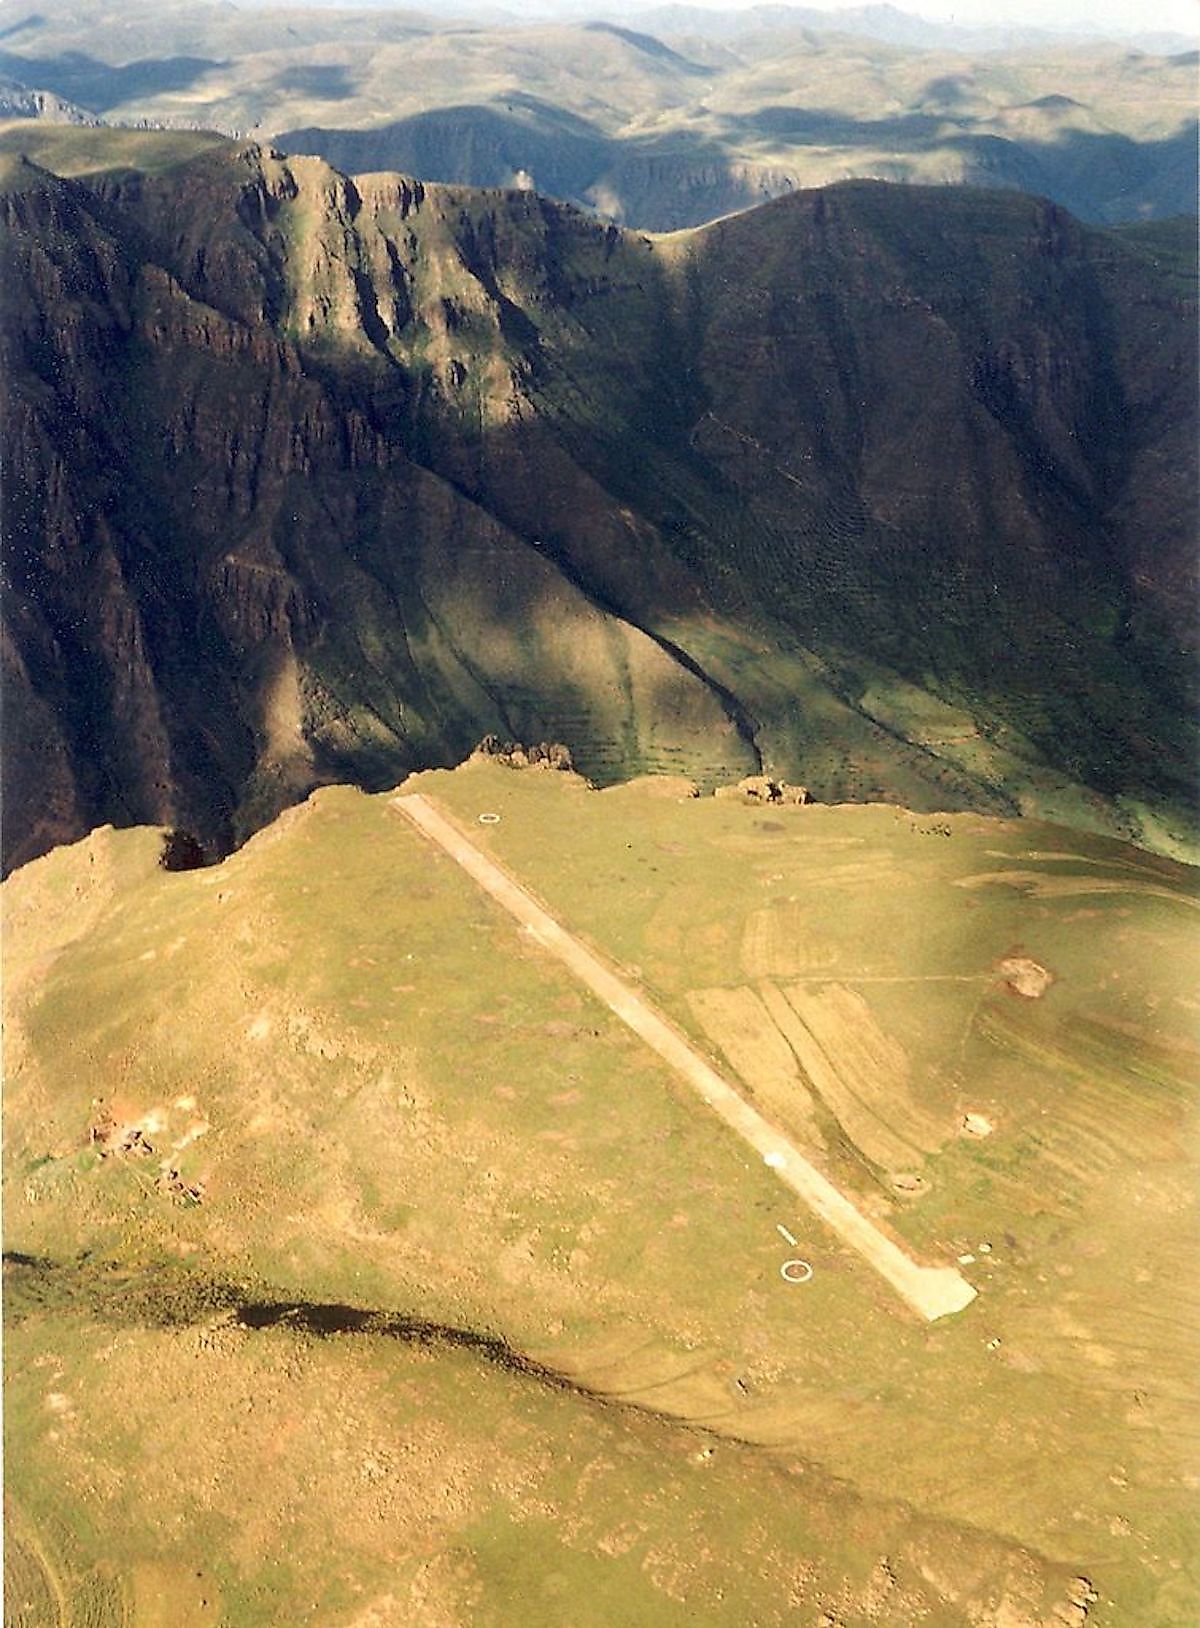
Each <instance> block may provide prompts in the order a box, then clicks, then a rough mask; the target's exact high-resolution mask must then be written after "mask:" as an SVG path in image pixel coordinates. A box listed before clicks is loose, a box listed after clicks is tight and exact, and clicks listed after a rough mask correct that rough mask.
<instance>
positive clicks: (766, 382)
mask: <svg viewBox="0 0 1200 1628" xmlns="http://www.w3.org/2000/svg"><path fill="white" fill-rule="evenodd" d="M27 126H28V121H26V122H25V124H24V125H18V124H12V125H9V126H8V127H7V128H6V129H5V130H4V131H3V132H0V146H3V148H4V149H5V150H6V151H7V153H8V154H9V157H8V159H7V161H6V170H5V176H6V179H5V189H4V196H3V204H4V210H5V216H6V230H5V234H4V239H3V254H4V257H5V258H4V266H5V268H6V270H5V276H6V287H7V289H8V294H7V298H6V302H5V306H4V312H3V316H4V322H3V335H2V338H3V346H4V356H5V359H6V365H5V379H6V389H7V392H8V406H7V413H8V422H9V424H10V426H11V437H10V438H11V441H12V457H11V460H10V469H9V475H8V478H7V481H6V489H5V494H4V503H5V514H4V520H5V532H6V543H5V549H6V552H5V573H6V576H5V581H6V593H5V598H4V615H5V618H6V642H5V646H4V660H5V675H6V683H7V692H8V695H9V697H10V699H9V718H8V730H9V744H8V748H7V751H6V773H7V777H8V795H7V799H6V822H5V825H6V829H5V852H6V859H7V862H8V863H9V864H13V863H19V862H20V861H22V860H23V859H26V858H29V857H31V856H32V855H33V854H36V853H39V852H42V851H44V850H45V849H46V848H47V847H48V846H50V845H51V844H52V843H54V842H55V841H60V840H64V839H67V838H71V837H74V836H78V835H80V834H82V833H83V832H84V831H86V830H87V829H90V828H91V827H92V826H94V825H96V824H99V823H103V822H104V821H106V820H111V821H113V822H115V823H118V824H127V823H131V822H138V821H151V822H163V823H167V822H178V823H182V824H185V825H187V826H189V827H191V828H192V829H194V830H196V831H197V832H198V833H199V834H200V835H201V836H202V837H203V838H205V840H207V841H208V842H209V843H210V844H212V845H213V846H214V847H219V848H228V846H229V845H230V844H231V843H232V842H234V841H235V840H238V839H240V838H241V837H242V836H244V835H245V834H247V833H248V832H249V831H251V830H253V829H255V828H257V827H258V826H259V825H261V824H262V823H264V822H265V821H266V820H267V819H269V818H270V817H271V816H272V814H273V813H274V812H276V811H277V810H278V809H279V808H280V807H282V806H285V805H286V804H287V803H289V802H291V801H294V800H295V799H296V798H297V797H299V796H303V795H304V794H305V793H306V792H307V791H308V790H309V789H310V788H311V787H312V786H313V785H314V784H320V783H322V782H327V781H337V780H347V779H353V780H355V781H357V782H358V783H360V784H363V785H365V786H367V787H369V788H378V787H381V786H385V785H389V784H393V783H394V782H395V781H396V780H397V779H398V778H400V777H402V776H403V775H404V774H405V773H406V772H409V771H411V770H413V769H418V768H423V767H427V766H430V765H445V764H451V763H454V762H457V761H459V760H461V758H462V757H463V756H464V755H465V754H466V753H467V752H468V751H469V750H470V748H471V747H472V746H473V745H474V744H475V743H476V742H477V741H478V740H479V739H480V737H481V736H482V735H483V734H485V733H487V732H489V731H494V732H496V733H498V734H501V735H503V736H506V737H516V738H522V739H526V740H530V739H541V738H548V739H559V740H565V741H566V742H567V743H568V744H569V745H570V746H571V748H572V749H573V751H574V753H575V756H576V760H577V762H578V764H579V766H580V767H581V769H582V770H583V771H584V772H585V773H586V774H588V775H589V776H590V777H591V778H593V779H596V780H598V781H603V782H608V781H613V780H617V779H621V778H624V777H628V776H629V775H634V774H640V773H646V772H657V773H663V772H670V773H684V774H687V775H690V776H692V777H694V778H697V779H699V780H700V781H701V782H703V783H704V784H706V785H710V786H711V785H713V784H715V783H717V782H719V781H722V780H726V779H731V778H736V777H737V776H738V775H739V774H741V773H745V772H746V771H747V770H753V769H756V768H758V767H759V766H760V765H761V766H762V767H764V768H765V769H767V770H768V771H769V772H774V773H777V774H781V775H783V776H785V777H786V778H787V779H789V780H792V781H797V782H801V783H804V784H807V785H808V786H809V787H810V789H811V790H812V791H813V793H814V795H815V796H817V797H818V798H819V799H821V800H832V801H836V800H847V799H849V800H870V799H892V800H896V801H898V802H901V803H904V804H906V805H908V806H913V807H918V808H927V809H938V808H946V807H951V808H956V807H957V808H962V807H976V808H979V809H982V810H985V811H990V812H994V813H1013V812H1017V811H1025V812H1030V813H1038V814H1042V815H1045V816H1048V817H1052V818H1056V819H1062V820H1065V821H1066V822H1068V823H1072V824H1077V825H1080V826H1083V827H1087V828H1093V829H1101V830H1108V831H1112V832H1115V833H1117V834H1119V835H1122V836H1129V837H1133V838H1134V839H1135V840H1138V841H1140V842H1142V843H1144V844H1146V845H1147V846H1150V847H1153V848H1158V849H1161V850H1165V851H1168V852H1173V853H1177V854H1187V853H1191V852H1193V851H1194V815H1193V811H1192V802H1193V773H1192V769H1193V763H1194V740H1193V727H1192V724H1191V722H1190V720H1191V718H1192V716H1193V714H1192V705H1191V701H1190V696H1191V694H1192V683H1193V679H1192V652H1193V647H1194V639H1195V627H1194V615H1193V605H1194V575H1195V551H1194V545H1193V539H1192V534H1191V533H1192V525H1191V522H1192V516H1193V514H1194V507H1195V505H1194V495H1193V485H1194V472H1195V458H1194V444H1195V443H1194V427H1193V426H1194V415H1195V406H1196V403H1195V399H1194V398H1195V392H1194V390H1193V388H1192V384H1193V376H1192V375H1193V369H1192V354H1191V338H1190V336H1191V334H1192V332H1193V329H1194V288H1193V279H1192V278H1191V276H1190V275H1189V273H1188V271H1187V263H1188V260H1189V257H1190V256H1191V253H1192V248H1191V244H1190V239H1189V237H1188V234H1187V231H1186V229H1185V228H1183V227H1182V226H1180V225H1178V224H1176V225H1175V226H1171V225H1166V224H1161V223H1159V224H1152V225H1150V226H1147V227H1140V228H1131V229H1127V230H1122V231H1120V232H1108V231H1096V230H1092V229H1088V228H1085V227H1083V226H1081V225H1079V224H1078V223H1077V222H1076V221H1074V220H1072V219H1071V218H1070V217H1069V216H1067V215H1066V214H1064V212H1063V211H1062V210H1060V209H1058V208H1057V207H1056V206H1054V205H1052V204H1048V203H1046V202H1045V201H1039V200H1035V199H1031V198H1023V197H1020V196H1018V195H1016V194H1000V193H985V192H977V191H970V190H955V189H944V188H942V189H939V188H919V187H889V186H885V185H881V184H873V183H855V184H851V185H847V186H844V187H836V188H832V189H826V190H824V191H815V192H806V193H798V194H796V195H794V196H791V197H788V198H784V199H780V200H778V201H777V202H775V203H772V204H768V205H765V206H764V207H763V208H761V209H758V210H754V211H751V212H749V213H747V214H745V215H741V216H738V217H736V218H732V219H729V220H726V221H721V222H717V223H716V224H714V225H712V226H710V227H707V228H705V229H703V230H699V231H695V232H687V233H679V234H672V235H669V236H666V237H662V238H656V239H649V238H646V237H643V236H640V235H637V234H633V233H628V232H622V231H620V230H618V229H617V228H616V227H603V226H601V225H598V224H597V223H595V222H594V221H592V220H589V219H587V218H586V217H584V216H582V215H580V214H578V213H577V212H576V211H574V210H572V209H569V208H566V207H564V206H561V205H557V204H554V203H551V202H548V201H547V200H545V199H542V198H539V197H537V196H536V195H534V194H530V193H522V192H514V191H490V192H478V191H470V190H467V189H461V188H452V187H438V186H426V185H424V184H423V183H421V182H418V181H414V180H411V179H408V178H405V177H403V176H396V175H386V174H385V175H378V174H376V175H360V176H358V177H357V178H355V179H351V178H349V177H347V176H344V175H341V174H339V173H338V172H336V171H334V170H331V169H330V168H328V166H326V165H325V164H324V163H323V162H322V161H320V160H318V159H313V158H294V159H293V158H288V157H286V156H285V155H282V154H280V153H278V152H276V151H275V150H273V149H271V148H267V147H262V146H259V145H255V144H248V145H246V144H243V145H237V144H233V143H218V144H216V145H213V144H211V143H210V142H208V141H207V140H206V139H205V138H200V137H196V136H190V135H185V134H180V133H170V134H166V135H162V136H161V137H160V136H154V135H151V134H149V133H146V132H107V133H106V132H103V131H94V130H79V129H72V130H70V131H66V132H61V133H59V132H47V131H46V130H45V129H43V130H42V131H36V130H35V131H33V132H32V133H31V132H30V130H29V129H28V128H27ZM55 167H57V169H58V170H59V171H61V173H58V174H56V173H52V171H53V170H54V168H55Z"/></svg>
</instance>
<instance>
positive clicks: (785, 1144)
mask: <svg viewBox="0 0 1200 1628" xmlns="http://www.w3.org/2000/svg"><path fill="white" fill-rule="evenodd" d="M392 807H393V808H396V809H398V810H399V811H400V813H402V814H403V815H405V816H406V817H407V818H408V819H409V820H410V821H411V822H412V823H413V825H415V826H416V828H417V829H418V830H419V831H420V832H421V833H422V834H423V835H424V836H425V837H427V838H428V839H429V840H430V841H432V842H434V843H436V844H437V846H438V847H439V848H441V849H442V850H443V851H444V852H445V853H447V854H449V856H450V857H451V858H452V859H453V860H455V861H456V863H457V864H459V865H460V866H461V867H462V869H463V870H464V871H466V873H467V874H468V876H470V877H471V878H472V879H473V880H474V881H475V882H476V883H478V885H479V886H480V887H481V888H482V889H483V890H484V892H485V893H487V894H488V895H489V896H490V897H491V898H492V899H494V900H495V901H496V903H497V904H500V905H502V906H503V907H504V909H505V910H507V911H508V912H509V914H510V915H511V916H513V917H515V918H516V920H517V921H518V922H519V923H520V925H521V927H522V929H523V930H524V931H525V932H526V933H527V934H528V935H529V936H530V937H531V938H533V939H535V940H536V941H537V942H538V943H539V944H540V945H541V946H542V947H543V948H544V949H545V950H547V951H548V952H549V953H550V954H551V955H553V956H555V957H556V958H557V959H558V960H559V961H561V962H562V963H563V965H564V966H565V967H567V969H568V970H569V971H570V972H571V973H573V974H574V976H575V977H576V978H577V979H578V980H579V982H580V983H582V984H584V985H585V986H586V987H587V988H588V989H590V990H591V992H592V993H593V994H594V995H595V996H597V998H598V999H600V1000H602V1001H603V1002H604V1004H605V1005H606V1006H607V1007H608V1008H609V1010H610V1011H611V1012H613V1013H614V1014H615V1015H616V1016H617V1017H619V1018H620V1019H621V1021H622V1023H624V1024H626V1025H627V1026H628V1027H629V1028H630V1029H632V1030H633V1032H634V1034H636V1035H637V1036H638V1037H639V1038H640V1039H641V1040H642V1041H644V1042H645V1044H646V1045H648V1046H649V1047H650V1048H651V1049H652V1050H653V1051H655V1052H657V1054H658V1055H659V1056H660V1057H661V1058H662V1059H663V1061H664V1062H666V1063H668V1064H669V1065H670V1066H671V1067H672V1068H673V1069H674V1070H675V1072H676V1073H677V1074H678V1075H679V1076H680V1078H681V1079H683V1080H684V1081H685V1082H686V1084H687V1085H688V1086H689V1087H690V1088H691V1089H692V1090H693V1091H695V1093H696V1094H697V1095H698V1096H699V1097H701V1098H702V1099H703V1101H704V1102H705V1103H707V1105H708V1106H709V1107H710V1108H711V1109H712V1110H713V1112H714V1113H715V1114H717V1115H719V1116H720V1118H721V1119H723V1120H724V1122H725V1123H726V1125H728V1126H729V1127H730V1129H731V1130H733V1131H736V1133H737V1134H738V1135H739V1136H740V1137H741V1138H742V1140H743V1141H744V1142H745V1143H746V1144H747V1146H749V1147H751V1148H753V1149H754V1151H755V1152H756V1153H757V1154H758V1155H759V1156H760V1157H761V1158H762V1159H763V1161H764V1162H765V1163H766V1164H768V1165H769V1166H770V1168H771V1169H772V1170H773V1171H774V1173H775V1175H776V1176H778V1178H779V1180H780V1181H781V1182H782V1183H783V1184H784V1186H785V1187H788V1188H790V1189H791V1191H792V1192H793V1193H795V1194H796V1195H797V1196H798V1197H799V1198H800V1199H801V1200H803V1202H804V1203H805V1204H806V1205H807V1207H808V1208H809V1209H810V1210H811V1211H812V1213H813V1214H814V1215H815V1216H817V1217H818V1218H819V1219H820V1220H821V1221H823V1222H824V1223H825V1225H826V1226H827V1227H828V1228H829V1229H830V1231H832V1232H834V1233H836V1234H837V1236H838V1237H839V1238H840V1239H841V1240H842V1242H843V1243H845V1244H847V1245H849V1247H850V1248H851V1249H853V1250H855V1251H856V1252H857V1253H858V1254H859V1255H861V1256H862V1258H863V1260H865V1261H866V1262H867V1264H868V1265H869V1266H871V1267H873V1268H874V1270H875V1271H876V1272H878V1273H879V1274H880V1276H881V1277H883V1278H884V1279H885V1280H886V1281H887V1282H888V1283H889V1284H890V1285H891V1287H892V1288H893V1289H894V1290H895V1291H896V1293H897V1294H898V1295H900V1297H901V1298H902V1299H903V1300H904V1301H905V1302H906V1303H907V1304H908V1305H909V1306H910V1307H912V1309H913V1310H914V1311H916V1312H918V1313H919V1314H920V1316H922V1317H924V1318H925V1319H926V1320H927V1321H929V1322H933V1321H935V1320H936V1319H937V1318H939V1317H947V1316H950V1315H951V1314H952V1313H954V1312H958V1311H962V1310H963V1308H964V1307H965V1306H968V1305H969V1304H970V1303H971V1301H972V1300H974V1298H975V1290H974V1289H973V1288H972V1286H971V1285H970V1284H969V1283H968V1282H967V1281H966V1279H965V1278H964V1277H963V1276H962V1274H961V1273H960V1272H958V1271H956V1270H955V1269H954V1267H952V1266H923V1265H921V1264H920V1263H919V1262H918V1261H914V1260H913V1259H912V1258H911V1256H909V1255H908V1254H906V1253H905V1251H904V1250H903V1249H901V1247H900V1246H899V1244H897V1243H896V1242H895V1241H894V1240H893V1239H891V1238H889V1237H888V1236H887V1235H886V1234H885V1233H883V1232H881V1231H880V1229H879V1228H878V1227H877V1226H876V1225H875V1223H874V1222H873V1221H870V1220H869V1219H868V1218H867V1217H866V1216H865V1215H863V1214H862V1213H861V1212H860V1211H859V1210H858V1209H857V1208H856V1207H855V1206H854V1205H853V1204H852V1203H851V1202H850V1200H849V1199H848V1198H846V1197H845V1195H844V1194H843V1193H841V1192H839V1190H838V1189H837V1188H836V1187H835V1186H834V1185H833V1183H832V1182H831V1181H830V1180H829V1179H828V1177H826V1176H824V1175H822V1173H821V1172H820V1171H819V1170H818V1169H817V1168H816V1167H815V1166H814V1165H813V1164H811V1163H810V1162H809V1161H808V1159H806V1158H805V1157H804V1155H803V1154H802V1153H801V1152H800V1151H799V1150H798V1149H797V1148H796V1147H794V1146H793V1145H792V1143H790V1142H789V1141H788V1140H787V1139H786V1137H784V1136H782V1135H781V1134H780V1132H779V1131H778V1130H777V1129H776V1128H775V1127H774V1126H773V1125H772V1124H771V1123H770V1122H769V1121H768V1120H767V1119H765V1118H764V1117H763V1116H762V1115H761V1114H760V1113H759V1112H758V1111H757V1109H755V1108H754V1107H752V1105H751V1104H750V1103H749V1102H747V1101H746V1099H745V1098H744V1097H743V1096H742V1095H741V1093H740V1092H738V1091H737V1090H735V1089H734V1087H733V1086H731V1085H730V1084H729V1083H728V1082H727V1081H726V1080H724V1079H723V1078H722V1077H721V1075H720V1074H718V1073H717V1071H716V1070H715V1069H714V1068H713V1067H712V1065H711V1063H709V1062H708V1061H707V1060H706V1059H705V1058H704V1057H702V1056H701V1055H700V1053H699V1052H698V1051H696V1050H695V1048H694V1047H693V1046H692V1045H690V1044H689V1042H688V1041H687V1040H685V1039H684V1038H683V1036H682V1035H680V1034H679V1033H678V1031H677V1030H676V1029H675V1028H673V1027H672V1025H671V1024H670V1023H669V1022H668V1021H667V1019H666V1018H665V1017H664V1016H662V1014H661V1013H659V1012H658V1011H656V1010H655V1008H654V1007H653V1006H652V1005H651V1004H650V1002H649V1001H648V1000H647V999H646V997H645V996H644V995H642V994H640V993H639V992H638V991H637V990H636V989H634V988H633V986H632V985H631V984H629V983H628V982H626V980H625V979H623V978H621V977H620V976H619V975H618V974H617V973H615V972H613V971H612V969H611V968H610V967H607V966H606V965H605V964H604V963H603V961H601V960H600V958H599V957H598V956H597V955H596V954H595V953H594V952H593V951H592V950H589V949H588V948H587V946H586V945H584V944H582V943H581V942H580V941H579V939H577V938H576V937H575V936H574V935H573V934H571V933H569V932H568V931H567V930H566V928H564V927H563V926H561V925H560V923H559V922H557V921H556V920H555V919H554V917H553V916H552V915H551V914H550V913H549V911H548V910H546V909H545V907H544V906H543V905H541V904H539V903H538V902H537V900H536V899H534V898H533V897H532V895H531V894H529V893H528V892H527V891H526V890H525V889H524V888H523V887H522V886H521V885H520V884H519V883H518V882H516V881H514V880H513V878H512V877H510V876H509V875H508V874H507V873H506V872H505V871H504V870H502V869H501V868H500V866H499V865H498V864H497V863H496V862H495V861H494V860H493V859H491V858H489V856H488V855H487V854H485V853H483V852H481V851H480V849H479V848H477V847H476V846H475V844H474V843H473V842H472V841H471V840H470V839H469V838H468V837H467V836H466V835H465V834H464V833H463V832H462V831H461V830H460V829H459V828H458V826H457V825H455V824H454V823H453V822H452V821H451V820H449V819H448V818H447V817H446V815H445V814H443V813H442V812H441V811H440V810H439V809H438V808H437V807H436V806H435V805H434V804H433V803H432V802H430V800H429V799H428V798H426V797H423V796H421V795H420V794H419V793H407V794H404V795H401V796H398V797H395V798H393V799H392Z"/></svg>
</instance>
